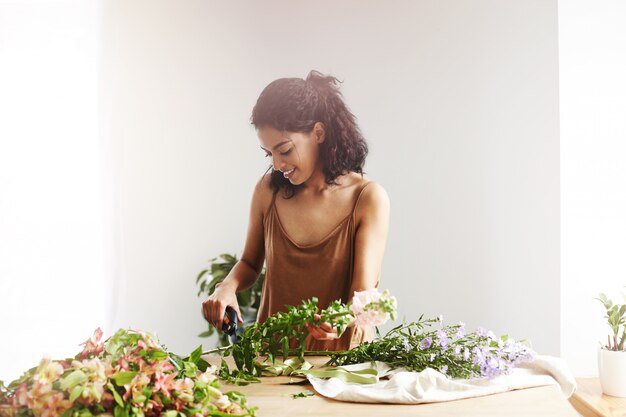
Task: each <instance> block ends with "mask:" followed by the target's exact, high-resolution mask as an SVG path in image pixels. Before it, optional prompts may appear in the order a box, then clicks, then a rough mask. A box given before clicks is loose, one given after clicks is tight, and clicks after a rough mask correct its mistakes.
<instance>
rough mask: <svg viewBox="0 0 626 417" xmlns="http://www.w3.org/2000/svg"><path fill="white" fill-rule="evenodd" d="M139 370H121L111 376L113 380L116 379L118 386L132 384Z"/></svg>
mask: <svg viewBox="0 0 626 417" xmlns="http://www.w3.org/2000/svg"><path fill="white" fill-rule="evenodd" d="M138 374H139V372H134V371H124V372H119V373H117V374H115V375H113V376H112V377H111V379H112V380H113V381H115V385H117V386H118V387H120V386H122V385H126V384H130V382H131V381H132V380H133V378H135V376H137V375H138Z"/></svg>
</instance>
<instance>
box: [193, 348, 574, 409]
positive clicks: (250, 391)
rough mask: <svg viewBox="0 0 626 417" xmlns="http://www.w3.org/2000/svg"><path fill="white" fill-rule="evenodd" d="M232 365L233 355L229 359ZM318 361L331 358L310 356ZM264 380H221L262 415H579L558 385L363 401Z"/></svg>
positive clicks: (224, 388)
mask: <svg viewBox="0 0 626 417" xmlns="http://www.w3.org/2000/svg"><path fill="white" fill-rule="evenodd" d="M205 359H207V360H208V361H209V362H210V363H212V364H216V365H217V364H219V357H211V356H205ZM226 359H227V361H228V362H229V364H230V365H231V369H234V368H232V363H233V362H232V360H231V359H232V358H226ZM307 360H308V361H309V362H311V363H312V364H314V365H316V366H320V365H322V364H323V363H324V362H325V361H326V360H327V358H324V357H307ZM261 380H262V382H261V383H252V384H250V385H246V386H241V387H239V386H232V385H228V384H224V385H222V391H229V390H231V389H234V390H237V391H241V392H243V393H244V394H246V396H247V397H248V404H249V405H251V406H257V407H259V408H258V410H257V416H259V417H282V416H290V417H291V416H293V417H298V416H311V417H312V416H315V417H323V416H334V417H344V416H351V417H369V416H372V417H373V416H376V417H380V416H394V417H402V416H438V417H439V416H499V417H502V416H520V417H522V416H524V417H527V416H546V417H548V416H549V417H561V416H562V417H578V414H577V413H576V411H575V410H574V408H573V407H572V405H571V404H569V403H568V401H567V400H566V399H565V397H564V396H563V394H562V393H561V391H560V389H559V387H558V386H557V385H550V386H544V387H536V388H528V389H523V390H517V391H509V392H505V393H502V394H495V395H488V396H484V397H476V398H469V399H465V400H457V401H448V402H441V403H432V404H419V405H404V404H363V403H348V402H343V401H336V400H332V399H328V398H325V397H322V396H321V395H319V394H317V393H316V394H315V395H314V396H311V397H305V398H295V399H294V398H292V396H291V394H297V393H299V392H302V391H305V390H310V391H314V390H313V387H312V386H311V385H309V384H307V385H281V384H284V383H287V382H290V381H300V380H301V378H293V379H292V378H290V377H264V378H261Z"/></svg>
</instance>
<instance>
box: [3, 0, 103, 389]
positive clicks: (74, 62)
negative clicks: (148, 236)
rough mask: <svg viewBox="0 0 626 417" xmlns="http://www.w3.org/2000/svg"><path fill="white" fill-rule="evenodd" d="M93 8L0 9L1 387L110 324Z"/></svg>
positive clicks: (88, 4)
mask: <svg viewBox="0 0 626 417" xmlns="http://www.w3.org/2000/svg"><path fill="white" fill-rule="evenodd" d="M95 22H96V17H95V2H94V1H89V0H87V1H78V0H77V1H57V2H40V1H36V2H33V1H18V2H7V1H0V320H1V325H0V379H1V380H5V381H10V380H13V379H15V378H17V377H18V376H20V375H21V373H22V372H23V371H25V370H27V369H30V368H31V367H32V366H34V365H36V364H37V363H39V360H40V359H41V358H42V356H43V355H45V354H47V355H49V356H50V357H53V358H64V357H68V356H70V355H75V354H76V352H78V350H79V349H80V347H79V344H80V343H82V342H83V341H85V340H86V339H87V338H88V337H89V336H91V334H92V332H93V331H94V330H95V329H96V327H98V325H100V324H101V323H103V320H104V317H105V309H104V307H105V302H104V300H103V299H102V298H101V294H102V292H103V288H104V273H103V262H104V259H103V244H102V234H103V230H102V228H103V218H102V207H101V204H102V193H101V175H100V174H101V172H100V168H101V167H100V160H99V154H100V152H99V141H98V127H97V108H96V104H97V100H96V85H97V84H96V82H97V78H96V56H97V54H96V28H95Z"/></svg>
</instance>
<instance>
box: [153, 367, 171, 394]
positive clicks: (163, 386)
mask: <svg viewBox="0 0 626 417" xmlns="http://www.w3.org/2000/svg"><path fill="white" fill-rule="evenodd" d="M174 378H176V373H174V372H172V373H170V374H165V373H162V372H158V373H156V374H155V375H154V391H155V392H158V391H161V392H162V393H163V395H165V396H166V397H167V398H170V388H171V386H172V383H173V381H174Z"/></svg>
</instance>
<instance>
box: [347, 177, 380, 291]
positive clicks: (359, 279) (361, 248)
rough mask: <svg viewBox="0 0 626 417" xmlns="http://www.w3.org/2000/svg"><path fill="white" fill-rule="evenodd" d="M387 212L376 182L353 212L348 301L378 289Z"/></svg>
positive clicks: (370, 186) (364, 192) (366, 191)
mask: <svg viewBox="0 0 626 417" xmlns="http://www.w3.org/2000/svg"><path fill="white" fill-rule="evenodd" d="M389 211H390V203H389V197H388V196H387V192H386V191H385V189H384V188H383V187H382V186H381V185H379V184H377V183H373V184H370V185H369V186H368V187H367V188H366V189H365V190H364V191H363V195H362V196H361V201H359V205H358V206H357V211H356V218H357V230H356V242H355V253H354V273H353V276H352V287H351V288H350V299H352V295H353V294H354V291H363V290H369V289H371V288H375V287H377V286H378V282H379V280H380V270H381V267H382V263H383V255H384V253H385V245H386V243H387V235H388V232H389ZM348 301H350V300H348Z"/></svg>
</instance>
